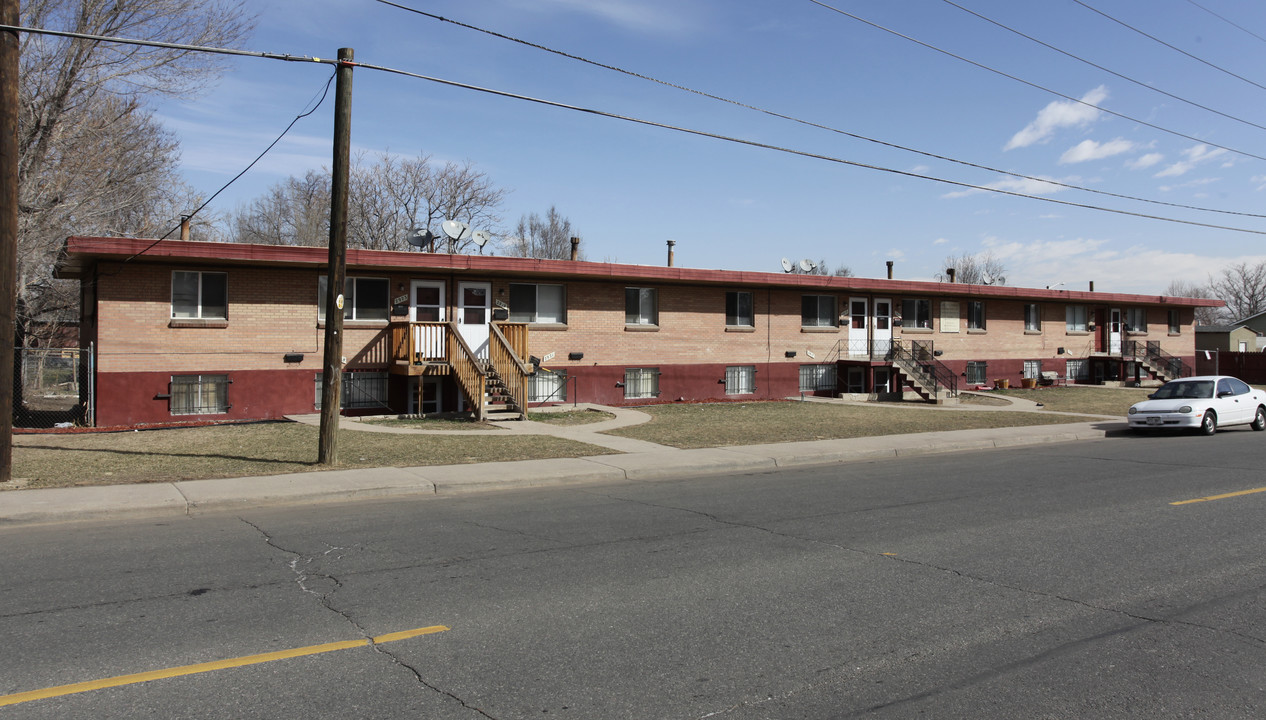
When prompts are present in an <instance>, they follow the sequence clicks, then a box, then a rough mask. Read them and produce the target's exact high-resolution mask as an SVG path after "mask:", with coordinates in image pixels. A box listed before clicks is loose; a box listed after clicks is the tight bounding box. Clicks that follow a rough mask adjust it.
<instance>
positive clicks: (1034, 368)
mask: <svg viewBox="0 0 1266 720" xmlns="http://www.w3.org/2000/svg"><path fill="white" fill-rule="evenodd" d="M1024 377H1025V379H1027V380H1036V379H1037V378H1040V377H1042V361H1041V360H1025V361H1024Z"/></svg>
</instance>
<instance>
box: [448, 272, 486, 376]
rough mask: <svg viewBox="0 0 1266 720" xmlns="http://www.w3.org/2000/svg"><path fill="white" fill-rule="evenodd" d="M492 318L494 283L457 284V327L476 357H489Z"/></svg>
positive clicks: (484, 358)
mask: <svg viewBox="0 0 1266 720" xmlns="http://www.w3.org/2000/svg"><path fill="white" fill-rule="evenodd" d="M491 320H492V284H491V283H486V282H485V283H480V282H463V283H458V285H457V327H458V329H459V330H460V331H461V333H462V338H463V339H465V340H466V344H467V345H469V346H470V350H471V352H473V353H475V357H478V358H480V359H483V360H487V359H488V323H489V322H490V321H491Z"/></svg>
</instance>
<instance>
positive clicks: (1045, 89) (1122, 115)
mask: <svg viewBox="0 0 1266 720" xmlns="http://www.w3.org/2000/svg"><path fill="white" fill-rule="evenodd" d="M1073 1H1074V2H1077V0H1073ZM809 2H811V3H813V4H814V5H818V6H820V7H823V8H826V9H827V10H830V11H832V12H836V13H839V14H840V15H843V16H845V17H848V18H852V19H853V20H856V21H858V22H860V23H863V24H866V25H869V26H871V27H873V28H875V29H876V30H882V31H884V32H886V33H889V34H891V35H896V36H897V37H899V38H902V39H903V40H909V41H910V42H912V43H915V44H916V45H921V46H923V47H925V48H927V49H929V50H934V51H936V52H938V53H941V54H942V55H947V56H949V57H952V58H954V59H955V60H960V61H962V62H965V63H967V64H969V65H973V66H975V67H978V68H980V69H982V70H988V71H989V72H991V73H994V74H995V75H1001V76H1002V77H1005V78H1008V79H1010V80H1014V81H1016V82H1018V83H1022V84H1024V85H1028V86H1029V87H1031V88H1035V89H1037V90H1041V91H1042V92H1045V93H1050V94H1051V95H1055V96H1056V97H1061V98H1063V99H1065V100H1068V101H1070V102H1075V103H1077V104H1078V105H1085V106H1086V107H1088V108H1091V109H1094V110H1098V111H1099V112H1103V113H1107V114H1109V115H1114V116H1116V117H1119V118H1122V119H1124V120H1129V121H1130V122H1133V123H1138V124H1139V125H1143V126H1145V127H1149V128H1152V129H1153V130H1159V131H1161V132H1163V133H1166V134H1168V135H1173V136H1175V137H1180V138H1184V139H1186V140H1190V141H1192V142H1197V143H1201V144H1203V145H1209V146H1211V147H1215V148H1218V149H1220V150H1226V151H1228V152H1233V153H1235V154H1236V155H1243V156H1244V157H1251V158H1254V159H1256V160H1266V156H1262V155H1257V154H1254V153H1251V152H1248V151H1246V150H1238V149H1236V148H1233V147H1228V146H1226V145H1219V144H1217V143H1215V142H1212V141H1210V140H1204V139H1202V138H1198V137H1195V136H1194V135H1187V134H1186V133H1181V132H1178V131H1177V130H1170V129H1169V128H1166V127H1162V126H1160V125H1156V124H1155V123H1150V122H1148V121H1146V120H1142V119H1139V118H1136V117H1132V116H1130V115H1126V114H1125V113H1119V112H1117V111H1115V110H1109V109H1108V108H1105V107H1101V106H1099V105H1095V104H1093V103H1088V102H1086V101H1085V100H1082V99H1080V98H1075V97H1073V96H1071V95H1065V94H1064V93H1062V92H1059V91H1058V90H1052V89H1051V88H1048V87H1046V86H1044V85H1039V84H1037V83H1035V82H1032V81H1029V80H1025V79H1024V78H1021V77H1017V76H1015V75H1012V74H1010V73H1007V72H1003V71H1002V70H998V69H997V68H993V67H990V66H988V65H985V64H984V63H979V62H976V61H975V60H970V59H968V58H965V57H963V56H962V55H957V54H955V53H952V52H950V51H949V50H944V49H941V48H939V47H937V46H935V45H932V44H930V43H926V42H923V41H922V40H918V39H916V38H913V37H910V36H909V35H905V34H903V33H900V32H897V31H896V30H893V29H891V28H887V27H884V26H883V25H880V24H878V23H875V22H872V21H870V20H867V19H865V18H863V17H858V16H857V15H854V14H852V13H850V12H847V11H844V10H841V9H839V8H837V7H834V6H832V5H828V4H827V3H824V2H822V1H821V0H809Z"/></svg>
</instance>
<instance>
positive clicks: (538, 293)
mask: <svg viewBox="0 0 1266 720" xmlns="http://www.w3.org/2000/svg"><path fill="white" fill-rule="evenodd" d="M515 288H520V290H519V292H518V293H517V295H518V297H517V298H516V293H515ZM523 288H532V291H531V295H532V300H531V304H532V307H531V309H530V310H525V309H523V308H517V309H516V307H515V304H516V301H518V302H523V301H524V300H525V299H526V298H525V295H526V294H527V291H526V290H523ZM555 292H556V293H557V297H554V298H551V297H549V296H550V295H553V294H554V293H555ZM551 302H552V303H555V304H556V305H557V313H556V314H554V315H550V314H546V315H544V317H542V312H541V306H542V305H547V304H549V303H551ZM510 322H525V323H536V324H540V325H566V324H567V287H566V286H565V285H555V284H549V283H510Z"/></svg>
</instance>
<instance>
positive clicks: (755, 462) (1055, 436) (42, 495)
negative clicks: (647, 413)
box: [0, 422, 1129, 525]
mask: <svg viewBox="0 0 1266 720" xmlns="http://www.w3.org/2000/svg"><path fill="white" fill-rule="evenodd" d="M1128 432H1129V431H1128V428H1127V427H1126V425H1125V423H1124V422H1093V423H1078V424H1074V425H1037V426H1026V427H1009V428H998V429H989V430H953V431H945V432H934V433H923V434H916V435H885V436H877V437H865V438H849V439H842V440H814V441H806V442H795V443H778V444H770V445H751V446H746V447H727V448H703V449H697V450H678V449H670V448H665V449H664V450H663V451H660V452H634V453H628V454H623V455H595V456H591V457H582V458H560V459H551V460H527V461H521V462H498V463H480V464H470V465H443V466H423V467H407V468H393V467H386V468H362V469H356V470H329V471H322V472H305V473H294V474H289V475H270V476H256V477H240V478H225V479H219V480H187V481H181V482H176V483H154V484H146V485H110V486H99V487H81V488H51V489H38V490H15V491H5V492H3V493H0V525H9V524H36V523H53V522H58V523H60V522H69V521H82V520H98V519H106V518H109V519H119V518H127V519H133V518H155V517H174V516H187V515H194V514H203V513H210V512H217V511H226V510H239V509H243V508H252V507H261V506H269V505H298V504H317V503H330V502H347V501H353V500H365V499H384V498H404V497H408V498H420V497H426V496H432V497H446V496H449V497H452V496H464V495H471V494H476V493H481V492H489V491H496V490H506V489H513V488H534V487H564V486H576V485H597V484H605V483H617V482H629V481H633V482H654V481H659V480H668V479H675V478H682V477H696V476H706V475H722V474H741V473H757V472H769V471H772V470H776V469H779V468H799V467H812V466H822V465H832V464H837V463H848V462H859V461H873V460H883V459H889V458H899V457H913V456H918V455H929V454H937V453H947V452H962V451H965V450H992V449H999V450H1008V449H1017V448H1023V447H1026V446H1033V445H1046V444H1052V443H1063V442H1076V441H1087V440H1102V439H1104V438H1106V437H1112V436H1117V435H1125V434H1128Z"/></svg>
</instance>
